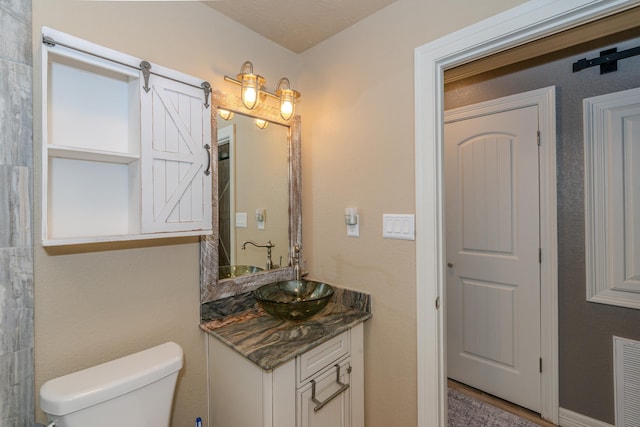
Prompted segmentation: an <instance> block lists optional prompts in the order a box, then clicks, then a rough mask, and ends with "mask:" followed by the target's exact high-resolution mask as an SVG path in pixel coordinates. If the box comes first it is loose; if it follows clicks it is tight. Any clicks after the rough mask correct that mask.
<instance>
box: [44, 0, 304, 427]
mask: <svg viewBox="0 0 640 427" xmlns="http://www.w3.org/2000/svg"><path fill="white" fill-rule="evenodd" d="M42 25H46V26H49V27H52V28H55V29H58V30H61V31H64V32H67V33H69V34H72V35H76V36H78V37H81V38H84V39H87V40H90V41H93V42H95V43H98V44H102V45H105V46H107V47H110V48H113V49H116V50H120V51H122V52H126V53H129V54H131V55H134V56H138V57H141V58H144V59H147V60H149V61H151V62H155V63H157V64H160V65H163V66H166V67H170V68H174V69H176V70H179V71H182V72H185V73H187V74H191V75H194V76H197V77H200V78H203V79H206V80H208V81H209V82H211V84H212V85H213V86H214V87H215V88H219V89H223V88H224V86H223V80H222V76H223V75H224V74H232V75H233V74H236V73H237V72H238V71H239V69H240V65H241V64H242V62H243V61H245V60H247V59H251V60H252V61H253V63H254V66H255V68H256V71H259V72H260V73H262V74H264V75H265V76H267V78H269V79H271V80H273V79H277V78H279V77H281V76H284V75H287V76H289V77H290V78H291V79H292V82H293V81H297V73H298V68H297V61H298V58H297V56H296V55H294V54H293V53H291V52H290V51H288V50H286V49H283V48H281V47H279V46H277V45H275V44H273V43H272V42H270V41H268V40H265V39H264V38H262V37H260V36H258V35H256V34H255V33H252V32H250V31H248V30H247V29H246V28H244V27H242V26H240V25H239V24H237V23H235V22H233V21H230V20H229V19H227V18H224V17H222V16H221V15H219V14H218V13H217V12H215V11H213V10H212V9H211V8H208V7H206V6H204V5H202V4H200V3H197V2H158V3H153V4H151V3H144V2H82V1H70V0H34V1H33V28H34V35H33V39H34V58H35V61H34V62H35V66H36V70H35V71H34V81H36V82H37V81H38V80H39V78H40V77H39V74H38V73H39V60H38V59H39V57H40V56H39V55H40V46H39V43H38V41H39V40H40V35H39V34H40V27H41V26H42ZM276 82H277V80H276V81H270V82H268V83H267V84H268V85H269V84H271V85H274V84H275V83H276ZM269 87H271V86H269ZM38 89H39V85H38V84H36V90H35V92H34V105H36V106H38V105H40V101H41V97H40V95H39V93H38ZM233 89H235V87H233V86H232V87H231V88H230V90H233ZM34 125H35V132H34V140H35V147H36V162H35V170H36V171H37V170H38V169H39V167H40V166H39V165H40V163H39V155H38V152H39V150H40V146H41V144H40V130H39V129H40V114H39V110H38V109H37V108H36V109H35V123H34ZM38 180H39V177H36V191H35V200H36V203H37V201H38V199H40V196H39V194H40V191H39V185H38ZM40 220H41V219H40V214H39V206H38V207H36V212H35V214H34V221H35V228H36V230H35V233H34V235H35V236H40V226H39V222H40ZM38 240H39V238H38V237H36V244H35V306H36V308H35V325H36V326H35V328H36V337H35V341H36V344H35V352H36V361H35V376H36V391H37V390H39V388H40V386H41V385H42V383H43V382H45V381H46V380H48V379H51V378H54V377H57V376H60V375H63V374H66V373H68V372H71V371H74V370H77V369H80V368H85V367H88V366H92V365H94V364H97V363H101V362H104V361H107V360H110V359H113V358H116V357H120V356H123V355H126V354H129V353H132V352H136V351H139V350H142V349H144V348H147V347H150V346H153V345H156V344H159V343H162V342H165V341H169V340H171V341H175V342H177V343H178V344H180V345H181V346H182V348H183V349H184V351H185V366H184V368H183V370H182V372H181V375H180V378H179V382H178V388H177V392H176V400H175V405H174V414H173V423H172V424H173V426H176V427H177V426H181V427H190V426H193V425H194V424H195V418H196V417H197V416H202V417H203V418H206V417H207V414H206V412H207V401H206V362H205V353H204V352H205V350H204V342H203V333H202V332H200V330H199V329H198V323H199V320H200V319H199V296H200V292H199V245H198V243H197V242H198V240H197V238H185V239H171V240H166V239H161V240H158V241H150V242H143V243H130V244H116V245H105V246H100V247H76V248H73V249H71V250H55V251H48V252H47V251H45V250H43V248H42V246H41V245H39V243H38ZM36 405H37V402H36ZM37 417H38V420H39V421H43V415H42V413H40V411H39V410H38V411H37Z"/></svg>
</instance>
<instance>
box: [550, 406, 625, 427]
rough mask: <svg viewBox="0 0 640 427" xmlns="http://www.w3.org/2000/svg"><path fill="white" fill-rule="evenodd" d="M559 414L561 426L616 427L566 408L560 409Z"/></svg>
mask: <svg viewBox="0 0 640 427" xmlns="http://www.w3.org/2000/svg"><path fill="white" fill-rule="evenodd" d="M558 415H559V416H560V426H561V427H615V426H612V425H611V424H608V423H605V422H602V421H598V420H595V419H593V418H589V417H587V416H586V415H582V414H578V413H577V412H573V411H570V410H568V409H564V408H560V409H559V411H558Z"/></svg>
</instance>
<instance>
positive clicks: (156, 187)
mask: <svg viewBox="0 0 640 427" xmlns="http://www.w3.org/2000/svg"><path fill="white" fill-rule="evenodd" d="M42 35H43V44H42V62H41V65H42V67H41V71H42V146H43V149H42V197H43V200H42V240H43V245H45V246H52V245H64V244H76V243H91V242H104V241H115V240H133V239H148V238H154V237H171V236H185V235H198V234H207V233H210V232H211V230H212V223H211V218H212V217H211V175H210V173H211V107H210V105H209V99H210V87H209V84H208V83H206V82H203V81H202V80H199V79H196V78H195V77H191V76H187V75H184V74H182V73H179V72H177V71H174V70H169V69H167V68H164V67H162V66H159V65H156V64H151V63H149V62H147V61H143V60H142V59H139V58H135V57H132V56H129V55H126V54H124V53H121V52H117V51H114V50H111V49H107V48H104V47H102V46H98V45H95V44H93V43H90V42H87V41H85V40H81V39H78V38H76V37H73V36H70V35H67V34H64V33H61V32H58V31H55V30H52V29H49V28H46V27H45V28H43V34H42Z"/></svg>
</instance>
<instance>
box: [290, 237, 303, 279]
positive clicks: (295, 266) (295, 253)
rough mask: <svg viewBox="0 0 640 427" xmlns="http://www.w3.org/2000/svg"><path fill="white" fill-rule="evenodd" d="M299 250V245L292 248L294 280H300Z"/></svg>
mask: <svg viewBox="0 0 640 427" xmlns="http://www.w3.org/2000/svg"><path fill="white" fill-rule="evenodd" d="M300 249H302V247H301V246H300V245H295V246H294V247H293V259H292V260H293V272H294V273H295V274H296V280H300V279H302V273H301V270H300Z"/></svg>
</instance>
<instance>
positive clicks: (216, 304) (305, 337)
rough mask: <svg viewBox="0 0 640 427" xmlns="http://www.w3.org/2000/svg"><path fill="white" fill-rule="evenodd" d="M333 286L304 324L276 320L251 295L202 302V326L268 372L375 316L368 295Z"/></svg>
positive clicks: (245, 294)
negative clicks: (325, 301)
mask: <svg viewBox="0 0 640 427" xmlns="http://www.w3.org/2000/svg"><path fill="white" fill-rule="evenodd" d="M333 288H334V295H333V297H332V298H331V300H330V301H329V304H327V306H326V307H325V308H324V309H323V310H322V311H321V312H320V313H318V314H316V315H315V316H313V317H311V318H309V319H306V320H303V321H300V322H286V321H283V320H279V319H276V318H274V317H272V316H271V315H269V314H267V313H266V312H265V311H264V310H262V308H260V307H259V306H258V304H257V302H256V300H255V298H253V296H252V295H251V293H250V292H247V293H243V294H240V295H235V296H232V297H229V298H224V299H222V300H217V301H211V302H208V303H205V304H202V306H201V323H200V328H201V329H202V330H204V331H205V332H207V333H209V334H211V335H213V336H214V337H216V338H218V339H219V340H221V341H222V342H224V343H225V344H227V345H228V346H229V347H231V348H233V349H234V350H236V351H237V352H238V353H240V354H242V355H243V356H245V357H246V358H248V359H249V360H251V361H252V362H253V363H255V364H256V365H258V366H259V367H260V368H262V369H264V370H265V371H270V370H272V369H275V368H276V367H278V366H279V365H281V364H283V363H284V362H287V361H289V360H291V359H293V358H294V357H296V356H298V355H300V354H302V353H304V352H306V351H307V350H310V349H311V348H313V347H315V346H317V345H319V344H322V343H323V342H325V341H327V340H329V339H330V338H332V337H334V336H336V335H339V334H341V333H342V332H344V331H346V330H347V329H350V328H352V327H353V326H355V325H357V324H359V323H362V322H364V321H366V320H367V319H369V318H371V298H370V296H369V295H367V294H363V293H360V292H356V291H351V290H348V289H342V288H337V287H335V286H333Z"/></svg>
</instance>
